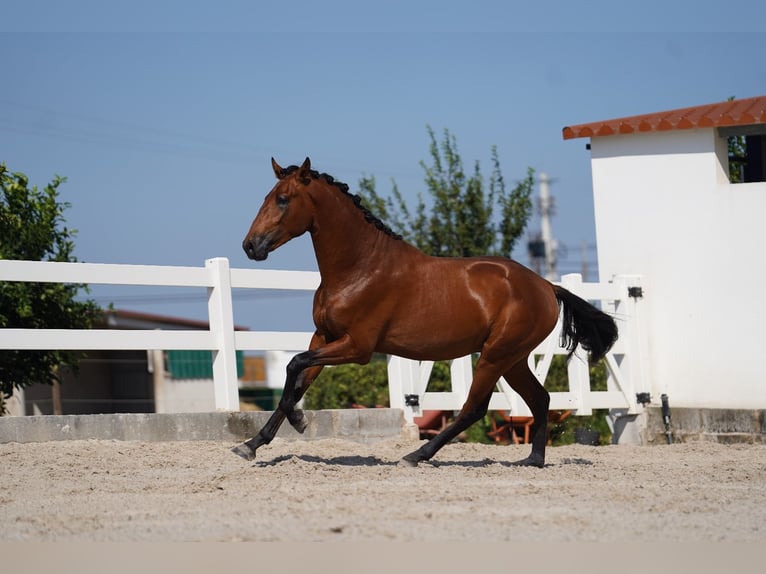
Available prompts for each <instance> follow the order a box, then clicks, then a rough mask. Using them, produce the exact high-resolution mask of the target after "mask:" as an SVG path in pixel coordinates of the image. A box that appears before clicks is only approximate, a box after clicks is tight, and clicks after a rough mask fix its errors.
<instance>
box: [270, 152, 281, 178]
mask: <svg viewBox="0 0 766 574" xmlns="http://www.w3.org/2000/svg"><path fill="white" fill-rule="evenodd" d="M271 169H273V170H274V175H275V176H276V177H277V179H282V171H283V170H282V167H281V166H280V165H279V164H278V163H277V162H276V161H275V160H274V158H273V157H272V158H271Z"/></svg>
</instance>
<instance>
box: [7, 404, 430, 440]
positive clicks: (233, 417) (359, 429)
mask: <svg viewBox="0 0 766 574" xmlns="http://www.w3.org/2000/svg"><path fill="white" fill-rule="evenodd" d="M305 413H306V417H307V419H308V427H307V428H306V431H305V432H304V433H303V434H299V433H297V432H296V431H295V430H294V429H293V428H292V427H291V426H290V425H289V424H287V423H285V424H283V425H282V427H281V428H280V429H279V432H278V433H277V437H279V438H284V439H288V440H296V439H300V440H318V439H324V438H339V439H345V440H351V441H355V442H362V443H369V442H377V441H380V440H385V439H391V438H417V432H415V433H414V434H413V431H412V429H411V428H410V426H411V425H408V424H407V423H406V421H405V419H404V413H403V412H402V411H401V409H341V410H322V411H305ZM269 416H271V412H267V411H248V412H210V413H172V414H171V413H124V414H99V415H43V416H27V417H0V443H7V442H19V443H26V442H48V441H59V440H89V439H97V440H125V441H147V442H153V441H193V440H228V441H232V442H237V441H242V440H246V439H248V438H250V437H252V436H254V435H255V434H257V433H258V431H259V430H260V429H261V427H262V426H263V425H264V424H265V423H266V421H267V420H268V418H269Z"/></svg>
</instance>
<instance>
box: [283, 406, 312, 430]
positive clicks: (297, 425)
mask: <svg viewBox="0 0 766 574" xmlns="http://www.w3.org/2000/svg"><path fill="white" fill-rule="evenodd" d="M288 421H289V422H290V425H292V427H293V428H294V429H295V430H296V431H298V432H299V433H300V434H303V431H305V430H306V427H307V426H309V421H308V419H307V418H306V415H305V413H304V412H303V411H302V410H300V409H296V410H294V411H293V413H292V415H291V416H290V418H289V419H288Z"/></svg>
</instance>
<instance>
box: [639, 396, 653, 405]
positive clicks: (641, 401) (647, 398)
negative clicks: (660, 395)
mask: <svg viewBox="0 0 766 574" xmlns="http://www.w3.org/2000/svg"><path fill="white" fill-rule="evenodd" d="M636 402H637V403H638V404H640V405H643V406H646V405H648V404H649V403H651V402H652V396H651V395H650V394H649V393H636Z"/></svg>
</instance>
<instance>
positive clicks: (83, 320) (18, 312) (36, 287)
mask: <svg viewBox="0 0 766 574" xmlns="http://www.w3.org/2000/svg"><path fill="white" fill-rule="evenodd" d="M64 181H65V179H64V178H61V177H58V176H56V177H55V178H54V179H53V181H52V182H51V183H50V184H48V185H47V186H46V187H45V189H43V190H42V191H40V190H38V189H37V187H31V188H30V187H29V181H28V179H27V177H26V176H25V175H24V174H23V173H11V172H9V171H8V170H7V168H6V167H5V165H4V164H0V190H1V192H2V194H1V195H0V259H21V260H31V261H43V260H44V261H76V258H75V257H74V255H73V251H74V241H73V238H74V236H75V234H76V231H75V230H73V229H68V228H67V227H66V226H65V221H64V215H63V214H64V211H65V210H66V209H67V208H68V207H69V204H68V203H62V202H59V199H58V187H59V186H60V185H61V184H62V183H64ZM83 288H85V289H87V287H86V286H84V285H73V284H59V283H22V282H10V281H4V282H0V327H9V328H21V329H39V328H50V329H86V328H89V327H90V326H91V325H92V322H93V320H94V319H95V318H96V316H97V315H98V314H99V309H98V307H97V306H96V304H95V303H93V302H91V301H84V302H82V301H80V302H78V301H75V300H74V298H75V296H76V295H77V293H78V292H79V290H80V289H83ZM80 355H81V353H75V352H62V351H16V350H1V351H0V394H6V395H9V394H11V393H12V392H13V388H14V387H18V388H22V387H25V386H28V385H31V384H34V383H50V382H52V380H53V379H56V378H57V377H56V370H57V368H58V367H60V366H63V365H69V366H72V367H74V366H76V363H77V360H78V357H79V356H80Z"/></svg>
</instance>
